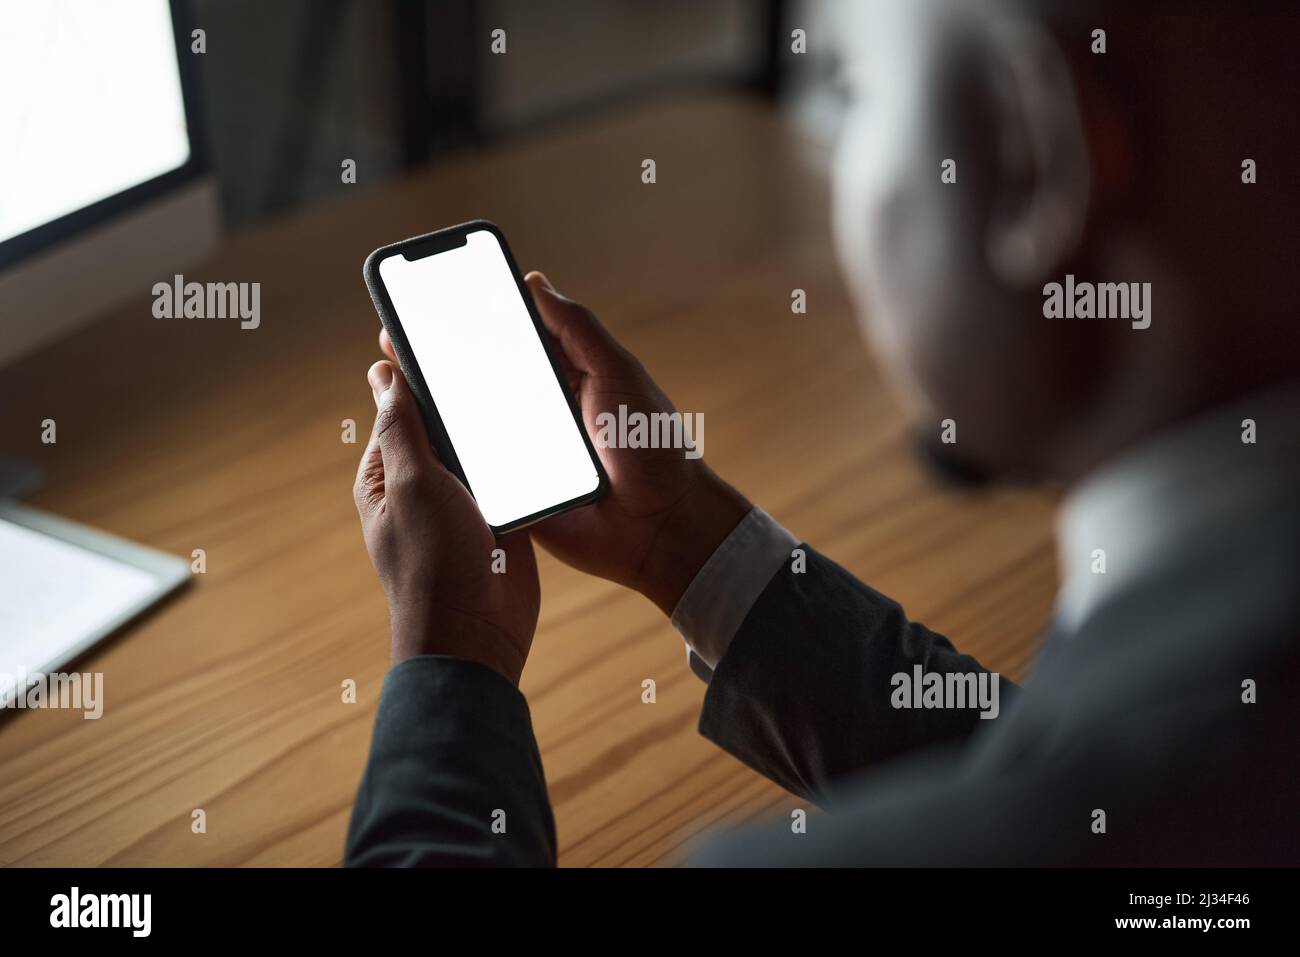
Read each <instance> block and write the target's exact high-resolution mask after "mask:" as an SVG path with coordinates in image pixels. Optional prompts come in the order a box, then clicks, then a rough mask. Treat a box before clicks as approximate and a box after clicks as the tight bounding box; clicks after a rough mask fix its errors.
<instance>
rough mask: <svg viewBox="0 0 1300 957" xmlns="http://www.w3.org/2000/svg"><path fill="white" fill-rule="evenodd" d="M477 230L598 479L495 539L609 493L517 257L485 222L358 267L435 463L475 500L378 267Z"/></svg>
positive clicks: (502, 529) (415, 240)
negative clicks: (517, 299) (492, 245)
mask: <svg viewBox="0 0 1300 957" xmlns="http://www.w3.org/2000/svg"><path fill="white" fill-rule="evenodd" d="M479 230H487V231H488V232H490V233H492V235H494V236H495V237H496V238H497V241H498V242H499V243H500V244H501V251H502V252H503V253H505V257H506V262H507V263H508V264H509V265H510V274H511V275H512V276H514V279H515V285H516V286H517V287H518V289H519V295H520V296H522V297H523V300H524V304H525V305H526V306H527V307H528V315H529V316H531V317H532V320H533V327H534V328H535V329H536V330H537V335H538V337H539V338H540V339H541V341H542V348H543V349H544V350H545V352H546V358H547V359H548V360H549V361H550V363H551V371H552V372H554V373H555V378H556V380H557V381H558V382H559V383H560V388H561V389H562V390H563V391H564V395H565V397H566V398H567V399H568V400H569V410H570V411H571V412H572V413H573V421H574V423H575V424H576V425H577V427H578V433H579V434H580V435H581V436H582V441H583V443H584V444H585V445H586V447H587V454H588V455H590V456H591V462H592V464H593V465H594V466H595V467H596V474H597V475H598V476H599V478H600V480H599V483H598V484H597V486H596V489H595V491H593V492H591V493H589V494H587V495H583V496H580V497H578V498H575V499H572V500H571V501H568V502H561V503H559V504H557V505H554V506H552V507H551V508H547V509H543V510H542V511H540V512H536V513H534V514H532V515H525V516H524V517H523V518H520V519H517V520H516V521H514V522H510V523H509V524H506V525H500V526H497V525H492V526H489V527H490V528H491V529H492V532H493V533H494V534H496V535H504V534H506V533H507V532H513V531H514V530H515V529H519V528H523V527H524V526H526V525H531V524H532V523H533V522H538V521H541V520H542V519H544V518H550V517H551V516H552V515H558V514H560V513H561V512H566V511H568V510H569V509H571V508H577V507H578V506H580V505H587V504H589V503H591V502H594V501H596V500H597V499H598V498H600V497H601V496H602V495H604V494H605V492H606V491H607V490H608V489H609V476H608V475H606V474H605V467H604V466H603V465H602V464H601V462H600V457H599V456H598V455H596V449H595V447H594V446H593V445H592V444H591V437H590V436H589V435H587V429H586V427H585V426H584V425H583V424H582V413H581V412H580V411H579V409H578V404H577V402H576V401H575V400H574V397H573V395H572V394H571V393H570V392H569V384H568V383H567V382H566V381H565V379H564V370H563V369H562V368H561V367H560V364H559V362H558V361H557V360H556V358H555V352H554V350H553V349H552V348H551V337H550V333H548V332H547V331H546V327H545V326H544V325H542V320H541V317H540V316H538V314H537V307H536V305H535V304H534V303H533V297H532V294H531V293H530V292H529V291H528V287H527V286H526V285H524V280H523V276H521V275H520V273H519V267H518V266H517V265H516V264H515V257H514V254H513V253H512V252H511V251H510V245H509V243H507V242H506V238H505V236H504V235H502V233H501V230H500V229H498V228H497V226H496V224H495V223H490V222H488V221H487V220H485V219H476V220H473V221H471V222H468V223H461V224H460V225H459V226H449V227H448V228H446V229H439V230H436V231H434V232H432V233H425V234H424V235H423V236H412V237H411V238H410V239H403V240H402V241H401V242H397V243H391V244H390V245H387V246H380V247H379V248H378V249H376V250H375V251H374V252H372V253H371V254H370V255H369V256H367V257H366V261H365V264H364V265H363V266H362V267H361V273H362V276H363V277H364V278H365V280H366V288H367V289H369V290H370V298H371V299H372V300H374V303H375V311H376V312H378V313H379V321H380V322H382V323H383V324H384V329H386V330H387V331H388V338H389V339H391V340H392V341H393V351H394V352H396V353H397V361H398V363H399V364H400V365H401V367H402V372H403V373H405V375H406V381H407V382H408V383H409V384H410V386H411V391H412V392H414V393H415V398H416V402H417V403H418V404H419V406H420V414H421V416H422V417H423V418H424V426H425V429H426V430H427V431H428V433H429V440H430V442H432V443H433V448H434V451H436V452H437V453H438V458H440V459H441V460H442V463H443V465H445V466H446V467H447V469H448V470H449V471H450V472H451V473H452V474H453V475H455V476H456V478H458V479H460V483H461V484H462V485H464V486H465V487H466V488H467V489H469V492H470V494H471V495H473V494H474V490H473V489H472V488H470V484H469V482H468V481H466V479H465V472H464V470H463V469H462V468H461V465H460V459H459V458H458V457H457V455H456V450H455V448H454V447H453V446H452V443H451V439H450V437H448V435H447V430H446V428H444V427H443V424H442V417H441V416H439V414H438V407H437V406H436V405H435V404H434V401H433V396H432V395H430V393H429V387H428V385H427V383H426V382H425V381H424V374H423V372H421V370H420V367H419V365H418V364H417V363H416V361H415V357H414V356H413V355H412V354H411V346H410V343H409V342H408V341H407V339H406V332H405V330H403V329H402V324H401V322H399V321H398V318H397V311H396V310H395V309H394V308H393V303H392V300H390V299H389V298H388V291H387V290H386V289H385V288H384V285H383V282H382V281H381V280H380V278H379V264H380V263H381V262H382V261H383V260H385V259H387V258H388V257H390V256H406V258H407V259H423V258H424V257H426V256H433V255H436V254H438V253H440V252H445V251H446V250H448V249H455V248H456V247H457V246H463V245H465V243H466V241H467V239H466V237H468V235H469V234H470V233H473V232H478V231H479Z"/></svg>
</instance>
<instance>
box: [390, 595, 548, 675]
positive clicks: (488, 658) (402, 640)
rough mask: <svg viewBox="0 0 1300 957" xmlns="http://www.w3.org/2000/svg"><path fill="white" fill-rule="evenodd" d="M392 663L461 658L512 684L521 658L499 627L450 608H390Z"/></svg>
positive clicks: (522, 662)
mask: <svg viewBox="0 0 1300 957" xmlns="http://www.w3.org/2000/svg"><path fill="white" fill-rule="evenodd" d="M390 618H391V620H392V656H391V658H392V664H393V665H399V664H401V663H402V662H403V661H406V660H407V659H409V658H415V657H419V656H421V655H445V656H447V657H449V658H463V659H464V660H466V661H473V662H476V663H478V664H480V665H483V666H484V667H487V668H491V669H492V670H493V671H495V672H497V673H498V674H499V675H501V676H502V677H503V678H505V679H506V680H507V681H509V682H510V683H511V684H512V685H514V686H515V687H518V686H519V677H520V675H521V674H522V672H523V668H524V658H523V655H522V654H521V653H520V651H519V649H518V647H517V646H516V645H515V644H514V642H512V641H511V640H510V639H509V637H508V636H507V635H506V634H505V632H504V631H502V630H501V629H500V628H497V627H495V626H492V625H491V624H489V623H487V622H483V621H480V620H478V619H476V618H473V617H471V616H467V615H464V614H462V613H460V612H456V611H453V610H451V609H441V610H434V611H432V612H429V613H416V614H402V613H399V611H398V610H397V609H395V608H391V607H390Z"/></svg>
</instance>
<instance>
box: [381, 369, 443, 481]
mask: <svg viewBox="0 0 1300 957" xmlns="http://www.w3.org/2000/svg"><path fill="white" fill-rule="evenodd" d="M366 379H367V380H368V381H369V382H370V388H371V391H372V392H373V393H374V397H375V408H376V410H377V411H376V412H375V428H374V432H373V433H372V434H371V437H370V444H371V445H372V446H376V447H377V449H378V453H379V455H380V457H381V458H382V460H383V467H384V485H385V487H386V489H387V490H388V492H390V493H391V491H392V489H393V487H394V486H395V485H396V486H401V485H403V484H407V483H408V482H410V481H414V480H416V479H419V478H420V477H422V476H423V477H427V474H428V472H429V471H430V470H432V469H433V468H434V467H435V465H436V462H435V459H434V455H433V449H432V448H431V447H430V445H429V436H428V433H427V432H426V431H425V428H424V420H423V419H422V418H421V417H420V409H419V406H418V405H416V402H415V396H414V395H412V394H411V389H410V387H409V386H408V385H407V384H406V377H405V376H403V375H402V374H401V372H399V371H398V370H397V369H396V368H395V367H394V366H393V364H392V363H391V362H387V361H381V362H376V363H375V364H374V365H372V366H371V367H370V371H369V372H368V373H367V374H366Z"/></svg>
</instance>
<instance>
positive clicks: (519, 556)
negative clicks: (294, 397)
mask: <svg viewBox="0 0 1300 957" xmlns="http://www.w3.org/2000/svg"><path fill="white" fill-rule="evenodd" d="M368 378H369V381H370V387H371V390H372V391H373V393H374V397H375V405H376V407H377V409H378V412H377V414H376V416H375V428H374V431H373V433H372V434H371V436H370V442H369V444H368V445H367V446H366V450H365V452H364V453H363V454H362V456H361V465H360V467H359V468H358V469H357V480H356V484H355V486H354V488H353V493H354V497H355V498H356V503H357V511H358V513H360V515H361V530H362V533H363V534H364V536H365V539H366V549H367V550H368V551H369V552H370V560H371V562H372V563H373V564H374V566H375V571H376V573H378V575H379V581H380V583H381V584H382V585H383V586H384V592H385V593H386V594H387V595H388V612H389V618H390V619H391V623H392V629H393V638H392V640H393V645H392V655H393V663H394V664H397V663H398V662H401V661H404V660H405V659H407V658H411V657H414V656H415V655H452V656H454V657H457V658H467V659H469V660H471V661H477V662H479V663H480V664H484V665H487V666H488V667H489V668H492V669H493V670H495V671H498V672H500V673H501V674H502V675H504V676H505V677H506V678H508V679H509V680H510V681H511V682H512V683H514V684H516V685H517V684H518V683H519V675H520V672H522V671H523V667H524V661H525V660H526V659H527V657H528V649H529V647H530V646H531V645H532V642H533V632H534V630H535V629H536V627H537V609H538V603H539V595H538V588H537V565H536V563H535V561H534V559H533V547H532V544H531V542H530V541H529V540H528V535H527V533H524V532H515V533H514V534H511V535H506V536H504V537H502V538H500V539H497V538H495V537H494V536H493V534H492V530H491V529H489V528H488V526H487V523H486V522H484V521H483V516H482V515H481V514H480V513H479V510H478V505H476V504H475V502H474V499H473V497H472V496H471V495H470V494H469V492H468V491H467V490H466V489H465V486H463V485H462V484H461V483H460V481H459V480H458V479H457V478H456V477H455V476H454V475H452V474H451V473H450V472H448V471H447V470H446V469H445V468H444V467H443V465H442V463H441V462H439V461H438V457H437V455H435V454H434V451H433V448H432V447H431V446H430V444H429V438H428V435H427V433H426V432H425V430H424V423H423V421H422V420H421V418H420V413H419V409H418V408H417V406H416V403H415V397H414V396H413V395H412V394H411V391H410V389H409V388H408V387H407V385H406V379H405V378H404V377H403V376H402V374H401V372H400V371H399V370H398V369H397V368H396V366H394V365H393V364H392V363H389V362H376V363H375V364H374V365H373V366H371V367H370V372H369V375H368ZM497 548H501V549H503V550H504V552H505V572H504V573H502V574H494V572H493V556H492V552H493V550H494V549H497Z"/></svg>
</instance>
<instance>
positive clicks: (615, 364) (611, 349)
mask: <svg viewBox="0 0 1300 957" xmlns="http://www.w3.org/2000/svg"><path fill="white" fill-rule="evenodd" d="M524 282H526V283H527V284H528V290H529V291H530V292H531V293H532V294H533V301H534V302H535V303H537V311H538V313H539V314H540V315H541V317H542V325H544V326H546V329H547V331H548V332H550V334H551V335H552V336H554V337H555V339H556V341H557V342H558V343H559V345H560V349H562V350H563V352H564V355H565V358H567V359H568V360H569V362H570V363H572V364H573V366H574V368H576V369H578V370H579V371H581V372H586V373H588V374H592V375H602V374H604V375H608V374H610V373H612V372H616V371H618V370H619V368H620V367H621V366H627V365H633V364H635V360H634V359H633V358H632V354H631V353H630V352H628V351H627V350H626V349H624V348H623V347H622V346H621V345H619V344H618V341H617V340H616V339H615V338H614V337H613V336H611V335H610V334H609V331H608V330H607V329H606V328H605V327H604V326H603V325H602V324H601V322H600V320H599V319H597V318H596V316H595V314H594V313H593V312H592V311H591V310H590V309H588V308H587V307H586V306H583V305H580V304H579V303H576V302H574V301H573V300H572V299H568V298H566V297H564V296H562V295H560V294H559V293H558V292H556V291H555V287H554V286H552V285H551V281H550V280H549V279H547V278H546V276H545V275H544V274H542V273H540V272H537V271H533V272H530V273H529V274H528V275H527V276H525V277H524Z"/></svg>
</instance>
